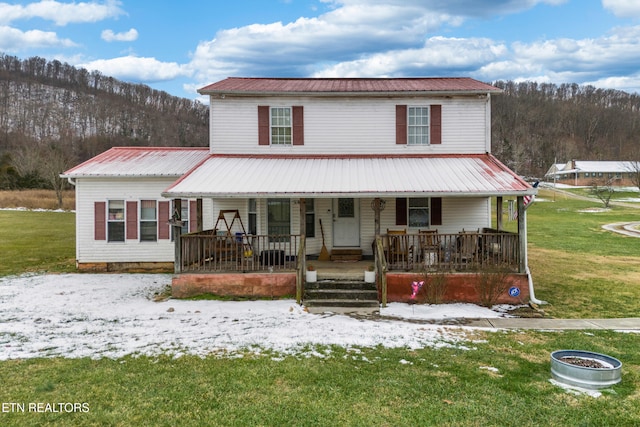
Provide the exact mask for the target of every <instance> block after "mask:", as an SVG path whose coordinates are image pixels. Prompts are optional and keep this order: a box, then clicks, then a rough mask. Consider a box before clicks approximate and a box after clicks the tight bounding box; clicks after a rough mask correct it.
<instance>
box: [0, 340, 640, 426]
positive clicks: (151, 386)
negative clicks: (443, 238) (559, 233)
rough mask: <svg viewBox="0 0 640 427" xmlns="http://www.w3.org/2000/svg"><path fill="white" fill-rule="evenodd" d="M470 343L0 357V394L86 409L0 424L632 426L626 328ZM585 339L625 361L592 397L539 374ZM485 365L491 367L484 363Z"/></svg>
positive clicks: (634, 414) (639, 418) (631, 344)
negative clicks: (240, 354)
mask: <svg viewBox="0 0 640 427" xmlns="http://www.w3.org/2000/svg"><path fill="white" fill-rule="evenodd" d="M470 338H474V339H475V340H476V342H475V343H474V344H473V345H472V346H473V347H474V348H472V349H469V350H462V349H452V348H442V349H429V348H427V349H421V350H416V351H411V350H406V349H393V350H392V349H382V348H376V349H363V350H361V351H354V350H353V349H351V350H345V349H343V348H339V347H331V348H325V349H322V350H323V352H324V353H325V354H327V355H328V356H327V357H326V358H323V359H319V358H296V357H293V356H289V357H285V358H284V359H279V360H278V361H275V360H273V359H272V358H270V357H265V356H260V357H256V356H251V355H247V356H246V357H244V358H242V359H224V358H215V357H208V358H205V359H202V358H198V357H181V358H179V359H172V358H169V357H160V358H157V359H150V358H146V357H142V358H133V357H127V358H124V359H121V360H109V359H102V360H89V359H81V360H69V359H52V360H44V359H37V360H25V361H7V362H3V363H2V368H3V369H2V370H1V371H0V381H1V382H2V384H3V387H2V388H1V389H0V401H3V402H26V403H29V402H78V403H86V404H87V406H88V408H89V412H85V413H83V412H79V413H71V414H66V413H58V414H52V413H49V414H46V413H45V414H42V413H1V414H0V423H2V424H3V425H41V424H46V423H50V424H51V425H153V426H172V425H181V426H200V425H222V426H248V425H267V426H281V425H296V426H327V425H348V426H351V425H354V426H370V425H387V426H416V425H420V426H431V425H437V426H439V425H457V426H522V425H545V426H567V425H571V426H577V425H585V426H588V425H593V426H606V425H611V426H632V425H638V424H639V423H640V410H639V409H638V407H639V404H640V401H639V400H640V398H639V395H638V390H637V384H638V382H639V379H640V378H639V375H640V372H639V366H640V355H639V354H638V352H637V340H635V341H634V340H630V339H629V337H628V336H627V335H624V334H619V333H614V332H609V331H600V332H595V333H593V334H592V333H584V332H576V331H573V332H554V333H551V332H547V333H545V332H526V333H520V332H508V333H490V332H478V333H477V334H475V335H473V336H470ZM566 347H571V348H574V347H575V348H589V349H593V350H594V351H595V350H597V351H600V352H606V353H607V354H609V355H612V356H614V357H617V358H619V359H621V360H624V373H623V376H622V382H621V383H620V384H619V385H617V386H615V387H614V388H613V390H612V391H611V390H610V391H609V392H605V393H604V394H603V396H602V397H600V398H597V399H596V398H593V397H589V396H587V395H573V394H569V393H567V392H566V391H565V390H563V389H561V388H559V387H556V386H554V385H553V384H551V383H550V382H549V378H550V370H549V369H550V368H549V354H550V352H551V351H553V350H557V349H560V348H566ZM489 368H491V369H489Z"/></svg>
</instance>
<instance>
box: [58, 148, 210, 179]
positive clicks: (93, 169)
mask: <svg viewBox="0 0 640 427" xmlns="http://www.w3.org/2000/svg"><path fill="white" fill-rule="evenodd" d="M208 156H209V148H208V147H202V148H196V147H194V148H191V147H190V148H183V147H114V148H111V149H109V150H107V151H105V152H104V153H102V154H98V155H97V156H95V157H93V158H91V159H89V160H87V161H86V162H84V163H82V164H80V165H78V166H76V167H74V168H71V169H69V170H68V171H66V172H64V173H63V174H62V175H61V176H62V177H63V178H88V177H128V176H136V177H141V176H167V177H179V176H182V175H183V174H185V173H187V172H188V171H189V170H191V169H192V168H193V167H194V166H196V165H197V164H199V163H200V162H201V161H203V160H204V159H206V158H207V157H208Z"/></svg>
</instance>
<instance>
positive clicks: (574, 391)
mask: <svg viewBox="0 0 640 427" xmlns="http://www.w3.org/2000/svg"><path fill="white" fill-rule="evenodd" d="M549 382H550V383H551V384H553V385H555V386H558V387H560V388H562V389H564V390H566V391H567V392H568V393H571V394H575V395H581V394H586V395H588V396H591V397H594V398H598V397H600V396H602V393H601V392H599V391H598V390H590V389H587V388H582V387H576V386H572V385H569V384H565V383H561V382H560V381H556V380H554V379H550V380H549Z"/></svg>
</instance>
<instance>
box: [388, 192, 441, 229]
mask: <svg viewBox="0 0 640 427" xmlns="http://www.w3.org/2000/svg"><path fill="white" fill-rule="evenodd" d="M396 225H405V226H406V225H408V226H409V227H431V226H434V225H442V198H441V197H431V198H427V197H425V198H413V199H407V198H404V197H399V198H397V199H396Z"/></svg>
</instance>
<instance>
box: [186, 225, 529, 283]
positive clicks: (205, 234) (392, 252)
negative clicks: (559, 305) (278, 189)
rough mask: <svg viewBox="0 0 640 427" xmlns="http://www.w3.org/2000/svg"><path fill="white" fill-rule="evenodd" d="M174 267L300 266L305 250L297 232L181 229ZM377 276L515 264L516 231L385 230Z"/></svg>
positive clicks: (246, 268)
mask: <svg viewBox="0 0 640 427" xmlns="http://www.w3.org/2000/svg"><path fill="white" fill-rule="evenodd" d="M180 240H181V245H180V251H181V254H180V255H181V256H180V261H179V262H180V264H179V272H183V273H186V272H203V273H204V272H253V271H278V270H299V271H300V270H301V271H302V272H304V263H298V260H303V259H304V257H305V256H306V248H305V247H304V241H303V239H302V238H301V236H300V235H289V234H285V235H277V236H274V235H272V236H266V235H246V234H238V235H235V236H226V235H225V236H220V235H215V234H212V233H211V231H202V232H199V233H191V234H185V235H182V236H181V238H180ZM374 251H375V252H376V270H377V272H378V277H383V276H384V274H381V273H386V272H387V271H422V270H425V269H427V270H431V271H478V270H482V269H486V268H494V267H499V268H501V269H504V268H506V269H508V270H512V271H514V272H517V271H518V270H519V267H520V266H519V259H520V258H519V255H520V254H519V251H520V247H519V236H518V235H517V234H514V233H507V232H498V231H497V230H490V229H485V230H483V231H476V232H461V233H454V234H439V233H433V234H423V233H418V234H384V235H381V236H380V239H379V240H376V244H375V249H374Z"/></svg>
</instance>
